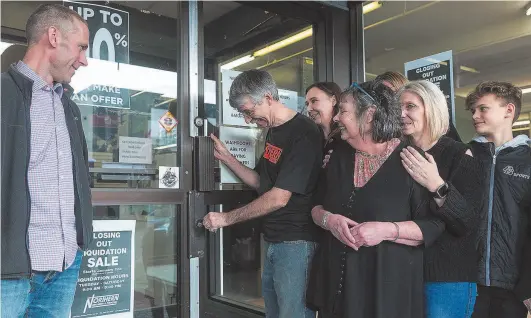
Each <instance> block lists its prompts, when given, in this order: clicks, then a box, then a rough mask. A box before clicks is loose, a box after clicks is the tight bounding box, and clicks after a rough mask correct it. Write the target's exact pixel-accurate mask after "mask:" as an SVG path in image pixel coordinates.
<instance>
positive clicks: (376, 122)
mask: <svg viewBox="0 0 531 318" xmlns="http://www.w3.org/2000/svg"><path fill="white" fill-rule="evenodd" d="M358 85H359V86H360V87H361V88H362V89H363V90H365V92H367V94H369V96H367V94H366V93H364V92H363V91H361V90H360V89H359V88H357V87H355V86H351V87H350V88H348V89H347V90H345V91H344V92H343V93H342V94H341V99H344V98H345V97H347V96H351V97H352V98H353V99H354V104H355V114H356V120H357V121H358V126H359V127H360V135H361V136H364V135H365V131H364V126H365V125H364V121H365V118H366V115H367V113H368V110H369V109H371V108H374V115H373V121H372V131H371V137H372V140H373V141H374V142H377V143H382V142H386V141H389V140H391V139H393V138H400V137H401V136H402V129H401V118H400V117H401V110H400V107H398V106H397V105H396V104H395V103H394V93H393V91H392V90H391V89H390V88H389V87H387V86H385V85H384V84H381V83H377V82H365V83H361V84H358Z"/></svg>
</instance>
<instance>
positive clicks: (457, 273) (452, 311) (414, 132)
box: [397, 81, 483, 318]
mask: <svg viewBox="0 0 531 318" xmlns="http://www.w3.org/2000/svg"><path fill="white" fill-rule="evenodd" d="M397 97H398V99H399V103H400V105H401V108H402V132H403V133H404V136H405V137H406V138H407V139H408V140H409V142H410V143H411V144H412V145H414V146H416V147H418V148H420V149H422V150H423V151H426V158H424V157H421V156H420V155H419V152H418V151H416V150H415V149H413V148H411V147H408V148H406V149H404V150H403V151H402V154H401V156H402V160H403V161H402V163H403V165H404V167H405V169H406V170H407V171H408V173H409V174H410V175H411V177H412V178H413V179H415V181H417V182H418V183H419V184H420V185H422V186H423V187H425V188H426V189H427V190H428V191H429V192H430V193H431V197H432V199H431V201H432V202H431V210H432V213H433V214H435V215H438V216H440V217H441V218H442V219H443V220H444V222H445V223H446V231H445V232H444V233H443V234H442V235H441V237H440V238H439V239H438V240H437V241H436V242H435V244H433V246H431V247H430V248H428V249H426V251H425V255H424V277H425V281H426V285H425V297H426V317H427V318H438V317H448V318H469V317H470V316H471V315H472V311H473V309H474V303H475V299H476V294H477V290H476V283H475V282H476V281H477V263H476V261H477V257H478V256H477V248H476V234H477V233H476V227H477V224H478V223H479V206H480V205H481V201H482V196H483V193H482V192H483V186H481V174H482V173H481V168H480V166H479V165H480V163H479V162H478V161H476V160H475V159H474V158H472V152H471V151H470V150H469V149H468V146H467V145H465V144H463V143H460V142H457V141H454V140H452V139H451V138H448V137H446V136H444V135H445V134H446V133H447V130H448V127H449V111H448V107H447V104H446V97H445V96H444V94H443V93H442V92H441V90H440V89H439V88H438V87H437V86H436V85H435V84H433V83H431V82H428V81H417V82H411V83H408V84H406V85H405V86H404V87H403V88H402V89H401V90H399V91H398V93H397Z"/></svg>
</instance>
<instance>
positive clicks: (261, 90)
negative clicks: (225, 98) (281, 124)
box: [229, 70, 279, 108]
mask: <svg viewBox="0 0 531 318" xmlns="http://www.w3.org/2000/svg"><path fill="white" fill-rule="evenodd" d="M267 94H271V96H272V97H273V99H274V100H276V101H278V100H279V97H278V88H277V84H276V83H275V80H273V77H272V76H271V74H269V73H268V72H266V71H261V70H249V71H245V72H243V73H241V74H240V75H238V76H236V78H235V79H234V81H233V82H232V85H231V86H230V91H229V104H230V105H231V106H232V107H234V108H238V107H240V106H241V105H243V104H244V103H245V98H249V99H250V100H251V101H252V102H253V103H255V104H260V103H261V102H262V99H263V98H264V96H266V95H267Z"/></svg>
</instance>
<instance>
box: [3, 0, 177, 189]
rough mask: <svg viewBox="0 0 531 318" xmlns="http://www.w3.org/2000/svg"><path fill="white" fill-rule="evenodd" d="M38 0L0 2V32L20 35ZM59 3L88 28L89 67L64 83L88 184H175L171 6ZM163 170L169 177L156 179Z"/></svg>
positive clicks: (174, 51) (174, 33) (174, 17)
mask: <svg viewBox="0 0 531 318" xmlns="http://www.w3.org/2000/svg"><path fill="white" fill-rule="evenodd" d="M39 4H40V3H38V2H7V3H2V31H3V34H2V35H3V37H7V38H15V37H14V36H17V35H20V34H21V33H22V34H23V30H24V28H25V21H26V20H27V18H28V17H29V15H30V14H31V13H32V12H33V11H34V10H35V9H36V8H37V6H38V5H39ZM63 4H64V5H65V6H68V7H70V8H71V9H73V10H74V11H76V12H78V13H80V15H81V16H82V17H83V18H84V19H85V20H86V21H87V23H88V27H89V31H90V39H89V49H88V50H87V56H88V66H87V67H82V68H79V69H78V71H77V72H76V74H75V75H74V77H73V79H72V82H71V83H70V84H71V86H72V87H73V89H74V92H73V96H72V99H73V100H74V101H75V102H76V103H77V104H78V106H79V108H80V110H81V117H82V118H81V120H82V123H83V128H84V132H85V137H86V140H87V146H88V151H89V154H88V155H89V162H90V172H91V175H92V177H93V180H92V183H93V187H95V188H178V187H179V182H178V179H179V170H178V168H177V167H179V165H180V163H179V147H178V146H177V145H178V144H179V138H180V136H179V133H178V131H179V129H178V127H179V126H178V125H179V121H180V120H181V119H180V118H178V114H179V110H180V103H179V101H178V100H177V84H178V83H177V62H176V60H177V48H178V38H177V5H178V4H177V3H175V2H150V4H149V7H150V8H154V9H157V10H160V11H163V12H164V13H165V15H164V16H163V15H159V14H155V13H152V12H151V11H148V10H145V8H144V5H145V3H142V2H130V1H128V2H125V1H113V2H112V3H106V5H100V4H93V3H78V2H68V1H64V2H63ZM5 12H11V13H13V14H9V15H5V16H4V13H5ZM4 28H5V29H6V30H8V31H9V32H8V33H11V34H13V36H10V35H9V34H4ZM4 42H5V41H4ZM5 46H6V45H2V47H1V49H2V50H3V49H4V47H5ZM20 58H22V57H20ZM170 175H171V176H172V177H171V178H169V179H171V180H170V181H171V182H162V179H163V177H164V176H166V177H168V176H170ZM166 180H168V178H166V179H165V181H166Z"/></svg>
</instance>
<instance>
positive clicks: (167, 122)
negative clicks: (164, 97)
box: [159, 111, 178, 132]
mask: <svg viewBox="0 0 531 318" xmlns="http://www.w3.org/2000/svg"><path fill="white" fill-rule="evenodd" d="M177 123H178V122H177V119H175V117H173V115H172V114H171V112H169V111H167V112H166V113H165V114H164V115H162V117H160V119H159V124H160V125H161V126H162V128H164V129H165V130H166V132H170V131H172V130H173V128H175V126H177Z"/></svg>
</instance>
